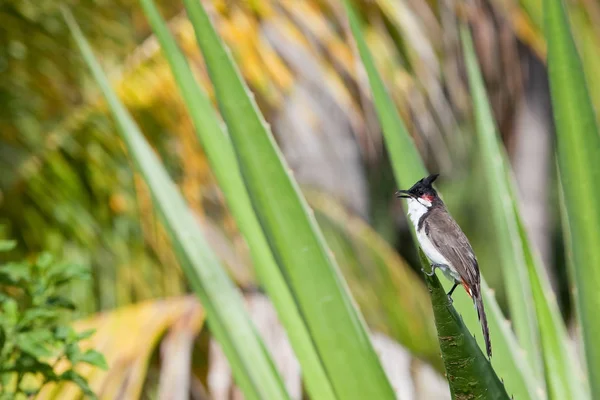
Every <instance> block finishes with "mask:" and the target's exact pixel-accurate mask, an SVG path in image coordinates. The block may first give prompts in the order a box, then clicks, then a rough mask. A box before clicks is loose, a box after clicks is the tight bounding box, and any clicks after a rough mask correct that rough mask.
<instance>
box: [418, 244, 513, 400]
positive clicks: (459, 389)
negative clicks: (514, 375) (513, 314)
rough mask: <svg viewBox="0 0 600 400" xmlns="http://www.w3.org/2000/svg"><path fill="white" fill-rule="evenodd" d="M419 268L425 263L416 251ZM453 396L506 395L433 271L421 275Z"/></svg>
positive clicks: (496, 396)
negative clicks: (429, 299)
mask: <svg viewBox="0 0 600 400" xmlns="http://www.w3.org/2000/svg"><path fill="white" fill-rule="evenodd" d="M419 256H420V258H421V264H422V265H423V268H427V269H429V263H428V261H427V259H426V258H425V255H424V254H423V252H422V251H419ZM425 282H426V283H427V287H428V288H429V293H430V295H431V305H432V307H433V315H434V316H435V326H436V328H437V331H438V338H439V342H440V349H441V350H442V358H443V359H444V366H445V367H446V377H447V378H448V383H449V384H450V393H451V394H452V398H453V399H463V398H469V399H498V400H499V399H509V397H508V394H507V393H506V389H505V388H504V384H503V383H502V381H500V379H499V378H498V376H497V375H496V372H495V371H494V369H493V368H492V365H491V364H490V362H489V360H488V359H487V358H486V356H485V355H484V354H483V353H482V352H481V349H480V348H479V346H478V345H477V342H476V341H475V338H474V337H473V336H472V335H471V333H470V332H469V330H468V329H467V327H466V326H465V325H464V323H463V321H462V318H461V317H460V315H458V313H457V312H456V310H455V309H454V307H453V306H452V303H450V301H449V299H448V296H447V295H446V291H445V290H444V288H443V287H442V285H441V283H440V281H439V280H438V278H437V276H436V275H433V276H427V275H425Z"/></svg>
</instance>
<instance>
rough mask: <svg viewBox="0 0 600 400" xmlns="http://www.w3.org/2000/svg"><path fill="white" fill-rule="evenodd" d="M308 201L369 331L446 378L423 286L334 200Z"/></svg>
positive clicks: (381, 241)
mask: <svg viewBox="0 0 600 400" xmlns="http://www.w3.org/2000/svg"><path fill="white" fill-rule="evenodd" d="M307 199H308V202H309V204H310V205H311V206H312V207H313V208H314V210H315V216H316V217H317V221H318V222H319V226H320V227H321V229H322V230H323V234H324V236H325V239H326V240H327V244H328V245H329V248H330V249H331V250H332V251H333V254H334V255H335V259H336V261H337V262H338V264H339V266H340V269H341V270H342V273H343V274H344V277H345V278H346V281H347V282H348V287H349V288H350V291H351V292H352V294H353V296H354V299H355V300H356V302H357V304H358V306H359V307H360V310H361V311H362V314H363V315H364V316H365V320H366V321H367V323H368V325H369V327H370V328H371V329H373V330H377V331H378V332H382V333H385V334H387V335H389V336H390V337H392V338H393V339H396V340H397V341H398V342H399V343H400V344H401V345H402V346H404V347H405V348H406V349H408V350H410V352H411V353H413V354H414V355H416V356H418V357H419V358H421V359H425V360H427V361H428V362H429V363H431V364H432V365H433V366H434V367H435V368H437V369H438V370H439V371H440V372H442V371H443V368H444V367H443V364H442V360H441V359H440V348H439V345H438V338H437V333H436V330H435V326H434V324H433V313H432V312H431V306H430V305H429V303H430V301H429V294H428V293H427V289H426V288H425V285H424V284H423V281H422V280H421V279H419V276H418V275H417V274H416V273H415V272H414V271H413V270H412V269H411V267H410V266H409V265H408V264H407V263H406V262H405V261H404V260H403V259H402V258H401V257H400V256H399V255H398V253H396V251H394V249H393V248H391V246H390V245H389V244H388V243H387V242H386V241H385V240H384V239H383V238H382V237H380V236H379V235H378V233H377V232H375V231H374V230H373V228H371V227H370V226H369V225H368V224H367V223H366V222H365V221H364V220H363V219H362V218H360V217H358V216H354V215H352V214H351V213H350V212H348V211H346V210H345V209H344V207H343V206H342V204H340V203H339V202H337V201H334V200H333V199H332V198H331V197H330V196H329V195H325V194H320V193H319V194H317V193H307Z"/></svg>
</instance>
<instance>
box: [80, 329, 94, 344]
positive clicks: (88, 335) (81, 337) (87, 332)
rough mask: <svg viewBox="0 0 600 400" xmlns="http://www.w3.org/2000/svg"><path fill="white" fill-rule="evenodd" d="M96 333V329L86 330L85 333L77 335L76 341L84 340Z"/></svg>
mask: <svg viewBox="0 0 600 400" xmlns="http://www.w3.org/2000/svg"><path fill="white" fill-rule="evenodd" d="M94 333H96V329H87V330H85V331H82V332H79V333H77V340H78V341H80V340H85V339H88V338H90V337H92V336H93V335H94Z"/></svg>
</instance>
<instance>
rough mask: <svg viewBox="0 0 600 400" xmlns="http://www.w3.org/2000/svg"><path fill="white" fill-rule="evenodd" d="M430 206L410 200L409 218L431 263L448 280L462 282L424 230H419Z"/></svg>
mask: <svg viewBox="0 0 600 400" xmlns="http://www.w3.org/2000/svg"><path fill="white" fill-rule="evenodd" d="M429 206H431V203H429V202H428V201H426V200H422V199H419V200H414V199H408V216H409V217H410V220H411V221H412V223H413V225H414V227H415V231H416V233H417V240H418V241H419V245H420V246H421V249H422V250H423V253H425V255H426V256H427V258H428V259H429V261H431V263H432V264H436V265H437V266H438V267H439V268H440V269H441V270H442V272H444V275H446V277H447V278H448V279H450V280H454V279H457V280H460V276H459V275H458V273H457V272H456V270H455V269H454V267H452V265H451V264H450V263H449V262H448V260H446V258H445V257H444V256H443V255H442V254H441V253H440V252H439V251H438V250H437V249H436V247H435V246H434V245H433V243H431V240H429V238H428V237H427V236H426V235H425V231H424V230H423V229H421V230H419V220H420V219H421V217H422V216H423V215H425V213H426V212H427V210H428V207H429Z"/></svg>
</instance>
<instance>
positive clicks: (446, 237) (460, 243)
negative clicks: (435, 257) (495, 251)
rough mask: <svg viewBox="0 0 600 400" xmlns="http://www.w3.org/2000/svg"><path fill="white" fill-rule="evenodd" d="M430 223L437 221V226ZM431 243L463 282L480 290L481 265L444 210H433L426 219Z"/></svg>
mask: <svg viewBox="0 0 600 400" xmlns="http://www.w3.org/2000/svg"><path fill="white" fill-rule="evenodd" d="M429 221H435V224H432V223H430V222H429ZM422 229H425V233H426V234H427V235H428V236H429V240H431V243H433V245H434V246H435V247H436V248H437V249H438V251H439V252H440V253H441V254H442V255H443V256H444V258H445V259H446V260H448V262H449V263H450V264H452V265H451V267H453V268H454V269H455V270H456V272H458V274H459V275H460V277H461V278H462V280H463V281H465V283H467V284H468V285H469V286H471V287H473V288H474V289H479V282H480V279H479V265H478V264H477V258H475V253H473V248H472V247H471V244H470V243H469V239H467V237H466V236H465V234H464V233H463V232H462V230H461V229H460V228H459V226H458V224H457V223H456V222H455V221H454V219H453V218H452V217H451V216H450V214H448V212H447V211H446V210H444V209H443V208H441V207H440V208H438V207H435V208H433V209H432V210H431V211H430V212H429V213H428V214H427V216H426V218H424V220H423V227H422Z"/></svg>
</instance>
